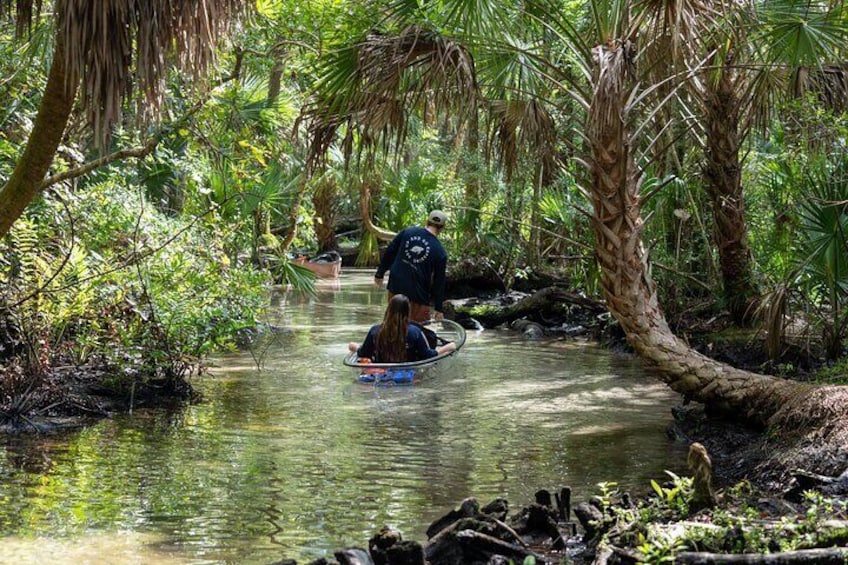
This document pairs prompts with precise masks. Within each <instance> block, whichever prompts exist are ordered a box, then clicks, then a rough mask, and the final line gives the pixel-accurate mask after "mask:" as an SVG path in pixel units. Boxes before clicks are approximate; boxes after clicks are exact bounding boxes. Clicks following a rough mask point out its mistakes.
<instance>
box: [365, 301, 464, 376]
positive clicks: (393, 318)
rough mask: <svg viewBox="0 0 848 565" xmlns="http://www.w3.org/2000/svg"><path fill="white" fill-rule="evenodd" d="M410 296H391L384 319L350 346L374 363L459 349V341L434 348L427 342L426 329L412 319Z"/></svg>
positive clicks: (390, 361) (402, 361) (404, 361)
mask: <svg viewBox="0 0 848 565" xmlns="http://www.w3.org/2000/svg"><path fill="white" fill-rule="evenodd" d="M409 310H410V307H409V299H408V298H407V297H406V296H404V295H403V294H395V295H394V296H392V299H391V300H389V305H388V307H387V308H386V313H385V315H384V316H383V323H382V324H377V325H375V326H372V327H371V329H370V330H368V335H367V336H365V342H364V343H363V344H362V345H358V344H357V343H355V342H351V343H350V344H349V345H348V349H350V350H351V351H356V354H357V355H358V356H359V357H361V358H367V359H370V360H371V361H372V362H374V363H406V362H407V361H421V360H424V359H429V358H430V357H435V356H436V355H441V354H442V353H448V352H450V351H456V344H455V343H453V342H448V343H446V344H444V345H440V346H438V347H436V348H435V349H433V348H432V347H430V344H428V343H427V338H426V337H425V336H424V332H423V330H422V329H421V327H419V326H418V325H417V324H414V323H412V324H411V323H409Z"/></svg>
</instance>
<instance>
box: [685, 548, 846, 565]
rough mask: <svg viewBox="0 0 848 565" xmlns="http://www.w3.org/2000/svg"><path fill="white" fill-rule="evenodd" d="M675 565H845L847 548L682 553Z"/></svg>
mask: <svg viewBox="0 0 848 565" xmlns="http://www.w3.org/2000/svg"><path fill="white" fill-rule="evenodd" d="M674 563H675V565H725V564H726V565H737V564H744V565H845V564H846V563H848V547H837V548H830V549H800V550H798V551H784V552H780V553H736V554H724V553H703V552H683V553H678V554H677V555H676V556H675V557H674Z"/></svg>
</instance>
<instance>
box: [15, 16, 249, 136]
mask: <svg viewBox="0 0 848 565" xmlns="http://www.w3.org/2000/svg"><path fill="white" fill-rule="evenodd" d="M18 4H31V3H30V2H18ZM247 4H248V3H247V2H246V1H245V0H184V1H181V2H171V1H170V0H114V1H110V2H90V1H88V0H57V2H56V12H57V34H58V37H59V39H58V41H59V42H61V44H62V45H64V47H65V50H66V55H67V56H66V59H67V69H66V71H67V74H68V77H69V80H70V81H72V82H74V83H76V82H77V81H81V83H80V84H81V91H80V97H81V100H82V102H83V105H84V106H85V107H86V108H87V110H88V114H89V118H90V119H91V122H92V124H93V125H94V126H95V132H96V133H97V134H98V139H99V140H100V141H101V143H102V142H103V141H104V139H105V137H106V136H107V133H108V129H109V126H110V125H111V124H112V123H114V122H116V121H117V120H118V119H119V117H120V112H121V107H122V102H123V99H124V97H125V96H126V95H127V93H129V92H132V90H131V89H130V83H131V82H135V85H136V87H137V90H136V91H137V92H139V93H140V96H141V97H142V99H143V102H144V104H143V105H142V107H143V108H144V114H145V115H143V116H142V117H143V118H153V117H156V116H158V113H159V110H160V107H161V105H162V102H163V98H162V96H163V84H164V79H165V73H166V70H167V67H168V65H170V64H172V63H175V64H176V65H177V67H178V68H180V69H181V70H184V71H186V72H188V73H190V75H191V76H192V77H193V78H194V79H195V81H194V82H195V83H196V84H203V81H202V80H201V79H202V77H203V76H204V74H205V72H206V70H207V68H208V67H209V66H210V65H211V63H212V62H213V60H214V47H215V45H216V44H217V41H218V39H219V38H220V37H221V35H222V34H223V33H224V31H225V29H226V26H227V24H228V23H229V22H232V21H234V20H235V17H236V16H237V15H238V14H240V13H241V12H242V11H243V10H244V9H245V7H246V5H247Z"/></svg>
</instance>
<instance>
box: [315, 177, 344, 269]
mask: <svg viewBox="0 0 848 565" xmlns="http://www.w3.org/2000/svg"><path fill="white" fill-rule="evenodd" d="M338 198H339V195H338V191H337V190H336V181H335V179H334V178H333V177H328V178H326V179H324V180H322V181H321V182H320V183H319V184H318V186H317V187H316V189H315V192H313V193H312V206H313V208H315V220H316V221H315V237H316V239H317V240H318V252H319V253H323V252H324V251H331V250H337V249H338V248H339V244H338V241H337V240H336V213H337V207H338V204H337V201H338Z"/></svg>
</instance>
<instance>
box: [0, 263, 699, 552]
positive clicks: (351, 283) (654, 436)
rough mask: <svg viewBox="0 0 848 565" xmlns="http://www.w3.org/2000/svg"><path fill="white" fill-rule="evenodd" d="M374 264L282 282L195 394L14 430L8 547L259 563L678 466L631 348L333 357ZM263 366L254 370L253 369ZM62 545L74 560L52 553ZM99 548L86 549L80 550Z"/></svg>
mask: <svg viewBox="0 0 848 565" xmlns="http://www.w3.org/2000/svg"><path fill="white" fill-rule="evenodd" d="M370 282H371V277H370V272H364V271H363V272H361V273H355V274H354V273H344V274H343V278H342V279H341V281H340V282H338V283H337V284H336V285H335V286H334V285H332V284H326V283H320V284H319V287H318V293H317V296H306V295H298V294H292V293H288V294H279V295H277V296H275V298H274V302H273V308H272V312H271V315H270V317H269V318H268V320H267V322H268V324H269V327H272V328H279V331H272V332H269V333H268V334H267V335H266V336H265V338H264V339H263V340H260V341H258V342H256V343H254V344H252V346H251V348H250V349H249V350H248V351H245V352H242V353H240V354H237V355H227V356H222V357H221V358H219V359H217V360H216V367H215V368H214V369H213V370H212V371H211V373H210V375H208V376H205V377H203V378H202V379H199V380H198V381H197V382H196V383H195V384H196V385H197V386H198V387H199V388H200V389H201V390H202V392H203V394H204V397H205V401H204V402H203V403H201V404H198V405H195V406H191V407H188V408H186V409H184V410H181V411H178V412H172V413H166V412H144V411H141V412H137V413H135V414H134V415H133V416H132V417H130V416H123V417H119V418H116V419H114V420H110V421H106V422H101V423H99V424H97V425H96V426H93V427H91V428H88V429H86V430H83V431H80V432H75V433H68V434H63V435H58V436H53V437H49V438H32V437H26V438H16V439H14V440H9V442H7V446H6V451H5V456H4V457H3V458H2V460H0V473H1V474H2V479H3V480H2V483H0V502H2V505H0V524H1V525H0V533H2V534H3V536H4V539H3V540H0V554H2V555H14V556H15V557H14V561H15V562H16V563H18V564H22V563H43V562H45V561H46V560H48V559H49V561H50V562H52V563H80V562H87V563H100V562H102V563H140V562H143V563H268V562H271V561H274V560H277V559H280V558H282V557H295V558H299V559H302V560H307V559H312V558H315V557H319V556H326V555H328V554H329V553H330V552H331V551H332V550H333V549H337V548H339V547H342V546H345V545H363V544H365V543H366V541H367V539H368V537H369V536H370V535H371V534H372V533H373V532H374V531H375V530H376V529H378V528H379V527H381V526H383V525H385V524H388V525H392V526H395V527H398V528H399V529H401V530H402V531H403V532H404V535H405V536H406V537H407V538H410V539H419V540H423V539H424V533H423V532H424V530H425V529H426V527H427V525H428V524H429V523H430V522H431V521H432V520H433V519H435V518H436V517H438V516H440V515H441V514H442V513H444V512H445V511H446V510H447V509H449V508H452V507H453V506H454V505H455V504H456V503H457V502H458V501H459V500H461V499H462V498H465V497H467V496H471V495H473V496H476V497H478V498H479V499H481V500H482V501H484V502H488V501H489V500H491V499H493V498H495V497H498V496H504V497H506V498H507V499H508V500H510V502H511V503H512V504H513V505H515V506H518V505H521V504H524V503H527V502H528V501H530V500H532V497H533V493H534V492H535V490H537V489H538V488H549V489H558V488H560V487H561V486H564V485H570V486H572V487H574V490H575V495H574V499H575V500H576V501H581V500H585V499H586V498H587V497H588V496H590V494H591V493H594V492H596V491H597V489H596V488H595V484H596V483H597V482H600V481H605V480H615V481H617V482H618V483H619V484H620V485H622V487H623V488H626V489H628V490H634V489H635V490H644V489H646V488H647V486H648V481H649V479H650V478H662V477H663V470H664V469H670V470H675V471H680V470H681V469H682V464H683V459H684V447H683V446H676V445H673V444H671V443H670V442H669V441H668V440H667V439H666V437H665V434H664V428H665V426H666V424H667V423H668V420H669V407H670V406H671V404H672V403H673V402H674V401H675V397H674V396H673V395H672V394H671V393H670V392H669V391H668V390H667V389H666V388H665V387H664V386H662V385H660V384H658V383H657V382H655V381H654V380H653V379H651V378H650V377H647V376H646V375H645V374H644V373H643V372H642V371H641V370H640V368H639V364H638V363H637V362H636V361H634V360H633V359H631V358H629V357H625V356H618V355H615V354H611V353H609V352H607V351H603V350H599V349H597V348H594V347H591V346H587V345H585V344H579V343H574V342H555V343H545V342H526V341H524V340H522V339H521V338H520V337H517V336H514V335H512V334H509V333H499V332H493V331H484V332H480V333H474V332H472V333H470V335H469V340H468V344H467V347H466V348H465V349H464V350H463V352H462V354H461V355H460V357H459V358H458V359H457V362H456V363H455V364H454V365H453V368H452V372H451V374H443V375H439V376H436V377H435V378H433V379H431V380H429V381H426V382H424V383H422V384H421V385H417V386H415V387H397V388H389V389H375V388H372V387H369V386H366V385H360V384H356V383H354V382H353V379H352V376H351V374H350V373H348V372H346V371H347V369H345V368H343V367H342V364H341V359H342V356H343V354H344V351H345V346H346V344H347V342H349V341H351V340H357V339H360V338H361V337H362V336H364V334H365V331H366V330H367V328H368V327H369V326H370V325H371V324H372V323H374V322H375V321H377V320H379V319H380V317H381V315H382V311H383V308H384V305H385V294H384V291H381V290H379V289H377V288H375V287H373V286H372V285H371V284H370ZM259 361H261V365H262V366H263V370H261V371H259V370H257V362H259ZM62 555H67V556H68V557H62ZM92 556H93V557H92Z"/></svg>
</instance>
